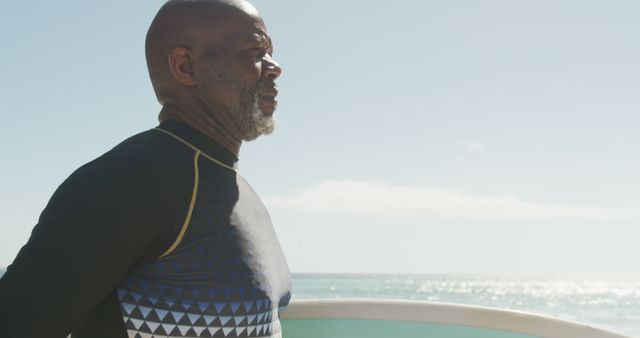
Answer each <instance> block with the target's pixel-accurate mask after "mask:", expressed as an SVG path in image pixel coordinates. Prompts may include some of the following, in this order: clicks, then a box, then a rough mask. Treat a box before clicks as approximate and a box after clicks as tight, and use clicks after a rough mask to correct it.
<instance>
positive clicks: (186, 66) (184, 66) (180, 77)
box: [169, 47, 198, 86]
mask: <svg viewBox="0 0 640 338" xmlns="http://www.w3.org/2000/svg"><path fill="white" fill-rule="evenodd" d="M191 56H192V54H191V50H189V49H188V48H185V47H179V48H176V49H174V50H172V51H171V53H169V68H170V69H171V74H172V75H173V78H174V79H175V80H176V81H178V82H179V83H181V84H183V85H185V86H194V85H196V84H198V82H197V81H196V77H195V73H194V72H193V64H192V62H193V59H192V57H191Z"/></svg>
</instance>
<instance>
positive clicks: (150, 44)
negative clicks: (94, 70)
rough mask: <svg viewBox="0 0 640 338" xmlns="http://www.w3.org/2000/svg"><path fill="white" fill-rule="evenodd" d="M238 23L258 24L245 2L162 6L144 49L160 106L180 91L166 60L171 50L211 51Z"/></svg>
mask: <svg viewBox="0 0 640 338" xmlns="http://www.w3.org/2000/svg"><path fill="white" fill-rule="evenodd" d="M237 21H248V22H251V21H257V22H260V23H261V22H262V19H261V18H260V15H259V13H258V11H257V10H256V8H255V7H253V5H251V4H250V3H249V2H247V1H245V0H170V1H168V2H167V3H165V5H164V6H162V8H161V9H160V10H159V11H158V14H156V17H155V18H154V20H153V22H152V23H151V26H150V27H149V31H148V33H147V38H146V46H145V47H146V48H145V49H146V51H145V53H146V58H147V66H148V68H149V75H150V77H151V83H152V84H153V88H154V91H155V93H156V96H157V97H158V101H159V102H160V103H161V104H163V103H165V102H166V101H167V100H171V98H172V96H173V95H174V94H176V92H177V91H180V88H179V87H180V86H179V84H177V83H176V81H175V79H174V78H173V76H172V72H171V69H170V65H169V61H168V59H169V54H170V53H171V51H172V50H175V49H176V48H181V47H182V48H187V49H189V50H197V49H207V48H212V47H213V46H215V44H216V43H219V42H220V41H221V40H224V39H225V38H226V37H228V35H229V34H233V33H234V32H233V30H234V29H235V28H236V27H237V26H238V25H237Z"/></svg>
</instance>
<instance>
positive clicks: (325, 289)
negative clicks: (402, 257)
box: [0, 269, 640, 338]
mask: <svg viewBox="0 0 640 338" xmlns="http://www.w3.org/2000/svg"><path fill="white" fill-rule="evenodd" d="M2 274H3V270H2V269H0V276H1V275H2ZM293 298H294V299H305V298H384V299H408V300H425V301H433V302H446V303H458V304H468V305H478V306H488V307H495V308H503V309H513V310H519V311H526V312H533V313H538V314H545V315H550V316H554V317H558V318H562V319H568V320H573V321H578V322H582V323H588V324H592V325H595V326H598V327H602V328H607V329H611V330H614V331H616V332H619V333H624V334H627V335H629V336H632V337H638V338H640V278H622V277H616V278H614V277H590V278H585V277H553V276H551V277H550V276H544V277H543V276H501V275H454V274H433V275H408V274H407V275H400V274H293Z"/></svg>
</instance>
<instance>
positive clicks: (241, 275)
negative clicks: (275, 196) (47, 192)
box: [0, 121, 291, 338]
mask: <svg viewBox="0 0 640 338" xmlns="http://www.w3.org/2000/svg"><path fill="white" fill-rule="evenodd" d="M235 162H237V158H236V157H235V156H234V155H233V154H232V153H230V152H228V151H227V150H226V149H224V148H223V147H222V146H220V145H219V144H217V143H215V142H213V141H212V140H211V139H210V138H208V137H206V136H204V135H202V134H200V133H198V132H196V131H195V130H194V129H192V128H190V127H187V126H186V125H183V124H181V123H178V122H176V121H165V122H163V123H162V124H160V126H159V127H158V128H156V129H152V130H150V131H147V132H143V133H141V134H138V135H136V136H133V137H132V138H130V139H128V140H126V141H124V142H123V143H121V144H120V145H118V146H117V147H115V148H114V149H112V150H111V151H109V152H107V153H106V154H104V155H103V156H101V157H99V158H98V159H96V160H94V161H92V162H90V163H88V164H86V165H84V166H83V167H81V168H80V169H78V170H77V171H76V172H74V173H73V174H72V175H71V176H70V177H69V178H68V179H67V180H66V181H65V182H64V183H63V184H62V185H61V186H60V187H59V188H58V190H57V191H56V192H55V194H54V195H53V197H52V198H51V200H50V201H49V204H48V205H47V207H46V208H45V210H44V211H43V212H42V215H41V216H40V219H39V222H38V224H37V225H36V227H35V228H34V230H33V233H32V234H31V238H30V239H29V241H28V243H27V244H26V245H25V246H24V247H23V248H22V249H21V250H20V252H19V254H18V256H17V257H16V259H15V261H14V262H13V264H12V265H10V266H9V267H8V269H7V271H6V273H5V274H4V276H3V277H2V279H0V337H2V338H4V337H10V338H18V337H30V338H31V337H33V338H63V337H66V336H67V334H69V333H71V335H72V337H73V338H89V337H105V338H107V337H108V338H121V337H143V338H146V337H279V336H280V335H281V334H280V326H279V320H278V318H279V317H278V313H279V310H280V309H281V308H282V307H283V306H286V305H287V303H288V302H289V298H290V294H291V293H290V288H291V284H290V277H289V269H288V267H287V264H286V261H285V259H284V256H283V254H282V251H281V249H280V245H279V243H278V240H277V238H276V235H275V232H274V229H273V226H272V224H271V221H270V218H269V215H268V214H267V211H266V209H265V208H264V206H263V204H262V203H261V201H260V199H259V198H258V196H257V195H256V193H255V192H254V191H253V190H252V189H251V187H250V186H249V185H248V184H247V182H246V181H245V180H244V179H243V178H242V177H241V176H240V175H239V174H238V172H237V171H236V170H235V169H234V165H235Z"/></svg>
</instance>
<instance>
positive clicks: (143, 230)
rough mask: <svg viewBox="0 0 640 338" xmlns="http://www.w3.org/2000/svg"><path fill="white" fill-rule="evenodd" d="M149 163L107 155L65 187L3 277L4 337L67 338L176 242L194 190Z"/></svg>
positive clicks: (0, 317) (0, 320)
mask: <svg viewBox="0 0 640 338" xmlns="http://www.w3.org/2000/svg"><path fill="white" fill-rule="evenodd" d="M142 162H144V161H142ZM142 162H141V161H139V160H138V161H127V160H126V156H125V160H123V159H122V158H120V157H118V156H115V158H114V157H113V156H112V157H108V156H107V157H103V158H100V159H98V160H96V161H94V162H92V163H90V164H89V165H86V166H84V167H83V168H81V169H79V170H78V171H77V172H75V173H74V174H73V175H71V176H70V177H69V178H68V179H67V180H66V181H65V182H64V183H63V184H62V185H61V186H60V188H58V190H57V191H56V192H55V194H54V195H53V197H52V198H51V200H50V202H49V204H48V205H47V207H46V209H45V210H44V211H43V213H42V215H41V217H40V219H39V222H38V224H37V225H36V227H35V228H34V230H33V232H32V234H31V238H30V239H29V241H28V243H27V244H26V245H25V246H24V247H23V248H22V249H21V250H20V252H19V254H18V256H17V257H16V259H15V261H14V262H13V264H12V265H10V266H9V267H8V269H7V271H6V273H5V275H4V276H3V277H2V279H0V332H2V334H3V335H2V337H12V338H14V337H16V338H17V337H38V338H40V337H54V338H55V337H61V338H62V337H66V335H67V334H68V333H69V331H70V330H71V329H72V328H73V327H75V326H76V325H78V323H79V322H80V321H81V320H82V319H83V318H84V317H85V316H86V315H87V314H88V313H89V312H90V311H91V310H92V309H93V308H94V307H96V305H98V304H99V303H100V302H101V301H102V300H103V299H104V298H105V297H106V296H108V295H109V294H110V293H111V292H112V291H113V290H114V288H115V287H116V286H117V285H118V283H119V282H120V281H121V280H122V279H123V278H124V277H125V276H126V275H127V273H128V272H129V271H130V270H131V269H132V268H133V267H134V266H135V265H136V264H138V263H139V262H141V261H144V260H146V259H150V258H155V257H157V256H159V255H160V254H161V252H162V250H164V249H166V248H167V247H168V246H169V245H170V243H171V242H172V241H173V240H174V239H175V236H176V234H177V232H178V231H179V224H180V222H181V220H180V218H181V217H182V218H183V217H184V214H185V213H186V209H187V208H188V202H189V198H188V196H189V195H190V193H191V191H190V190H189V189H187V188H186V187H188V186H189V185H188V184H179V182H178V183H177V185H178V186H171V185H172V184H173V183H167V180H166V179H165V178H163V175H161V174H158V173H157V172H156V171H154V170H153V166H149V165H147V164H145V163H142ZM150 167H151V168H150ZM191 184H192V183H191ZM181 185H182V186H185V189H183V188H182V187H181ZM183 195H184V196H183Z"/></svg>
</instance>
